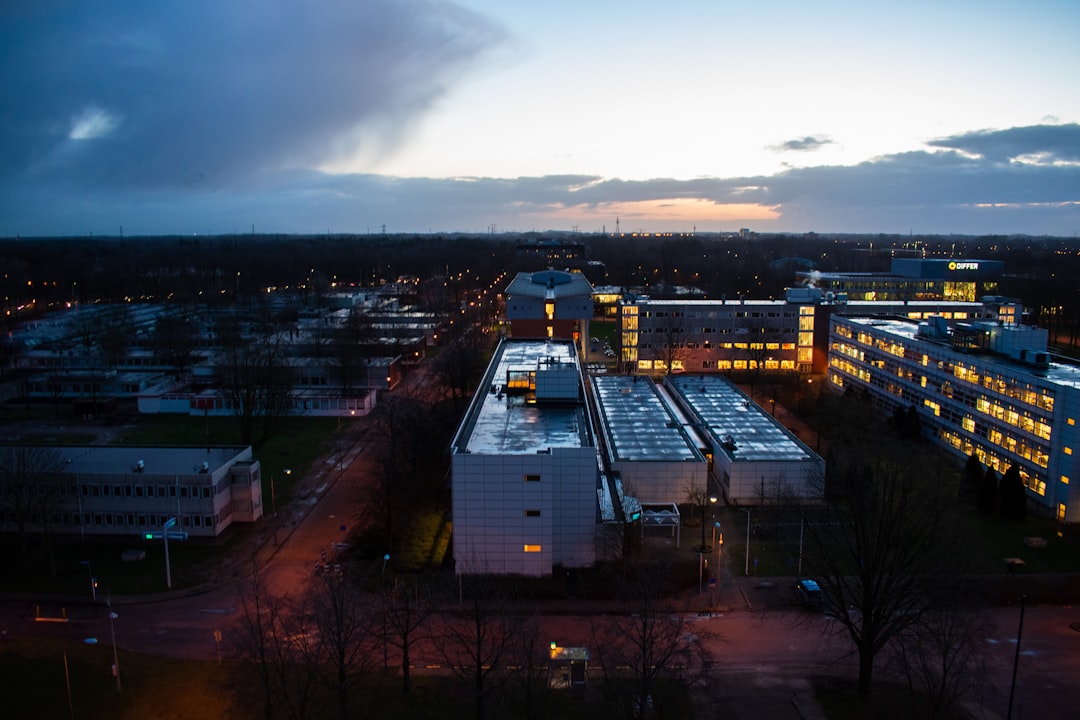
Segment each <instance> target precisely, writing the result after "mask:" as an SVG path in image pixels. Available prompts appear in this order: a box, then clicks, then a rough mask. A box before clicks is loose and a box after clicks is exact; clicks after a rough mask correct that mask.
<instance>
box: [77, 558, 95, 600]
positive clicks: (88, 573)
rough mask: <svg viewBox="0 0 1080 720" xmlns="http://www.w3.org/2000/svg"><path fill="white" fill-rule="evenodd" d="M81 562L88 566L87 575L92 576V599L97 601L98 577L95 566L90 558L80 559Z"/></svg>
mask: <svg viewBox="0 0 1080 720" xmlns="http://www.w3.org/2000/svg"><path fill="white" fill-rule="evenodd" d="M79 564H80V565H82V566H84V567H85V568H86V575H87V576H88V577H89V578H90V600H91V602H95V603H96V602H97V578H96V577H94V568H93V566H92V565H91V564H90V561H89V560H80V561H79Z"/></svg>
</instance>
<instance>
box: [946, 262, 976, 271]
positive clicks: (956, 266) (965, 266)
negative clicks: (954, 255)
mask: <svg viewBox="0 0 1080 720" xmlns="http://www.w3.org/2000/svg"><path fill="white" fill-rule="evenodd" d="M978 269H979V263H977V262H955V261H953V262H950V263H949V270H978Z"/></svg>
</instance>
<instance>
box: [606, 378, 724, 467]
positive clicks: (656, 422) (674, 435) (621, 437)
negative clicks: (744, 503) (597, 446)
mask: <svg viewBox="0 0 1080 720" xmlns="http://www.w3.org/2000/svg"><path fill="white" fill-rule="evenodd" d="M590 382H591V383H592V386H593V393H594V395H595V396H596V400H597V409H598V410H599V414H600V421H601V423H602V424H603V433H604V437H605V438H607V442H608V448H609V449H610V452H611V454H612V455H613V459H614V460H646V461H648V460H664V461H669V462H670V461H678V460H689V461H699V462H704V461H705V458H704V456H702V455H701V453H700V452H699V451H698V449H697V448H696V447H695V446H694V444H693V443H692V442H691V441H690V438H689V437H687V435H686V433H685V432H684V431H683V430H682V427H681V425H680V424H679V423H678V422H676V418H675V417H674V416H673V415H672V414H671V412H670V411H669V410H668V408H667V406H666V405H665V404H664V403H663V402H662V401H661V399H660V397H659V395H658V394H657V390H656V384H655V383H654V382H653V381H652V380H651V379H650V378H647V377H643V376H639V375H634V376H628V375H603V376H593V377H592V378H591V380H590Z"/></svg>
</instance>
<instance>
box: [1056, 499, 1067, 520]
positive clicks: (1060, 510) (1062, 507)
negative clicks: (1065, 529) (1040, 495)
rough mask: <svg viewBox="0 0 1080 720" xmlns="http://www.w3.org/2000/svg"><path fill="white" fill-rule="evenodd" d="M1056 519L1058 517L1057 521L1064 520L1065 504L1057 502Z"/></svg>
mask: <svg viewBox="0 0 1080 720" xmlns="http://www.w3.org/2000/svg"><path fill="white" fill-rule="evenodd" d="M1057 519H1058V522H1065V504H1064V503H1058V511H1057Z"/></svg>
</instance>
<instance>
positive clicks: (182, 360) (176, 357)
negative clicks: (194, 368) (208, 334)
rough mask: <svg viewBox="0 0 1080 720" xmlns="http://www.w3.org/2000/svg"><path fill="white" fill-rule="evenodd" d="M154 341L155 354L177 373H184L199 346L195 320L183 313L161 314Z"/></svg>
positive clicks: (156, 322)
mask: <svg viewBox="0 0 1080 720" xmlns="http://www.w3.org/2000/svg"><path fill="white" fill-rule="evenodd" d="M219 334H220V329H219ZM152 343H153V347H154V352H155V354H156V355H157V356H158V357H159V358H160V359H161V360H162V361H163V362H165V363H167V364H168V365H169V366H170V367H171V368H172V371H173V372H174V373H175V374H177V375H181V374H183V373H184V371H185V370H186V369H187V367H188V365H190V364H191V361H192V358H193V357H194V355H195V348H196V347H198V334H197V331H196V328H195V322H194V320H192V318H191V317H190V316H187V315H184V314H181V313H176V314H171V313H170V314H166V315H161V316H160V317H159V318H158V319H157V320H156V321H155V324H154V334H153V337H152Z"/></svg>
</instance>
